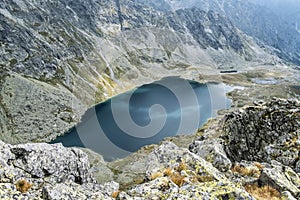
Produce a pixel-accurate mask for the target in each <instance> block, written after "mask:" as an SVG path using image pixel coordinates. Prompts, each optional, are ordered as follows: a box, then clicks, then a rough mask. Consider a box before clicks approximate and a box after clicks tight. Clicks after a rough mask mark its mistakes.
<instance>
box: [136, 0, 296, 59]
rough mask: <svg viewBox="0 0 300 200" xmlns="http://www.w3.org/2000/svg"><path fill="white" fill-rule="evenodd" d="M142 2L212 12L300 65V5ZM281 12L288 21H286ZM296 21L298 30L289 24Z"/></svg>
mask: <svg viewBox="0 0 300 200" xmlns="http://www.w3.org/2000/svg"><path fill="white" fill-rule="evenodd" d="M138 1H140V2H143V3H145V4H147V5H149V6H153V7H155V8H156V9H159V10H162V11H164V12H167V11H171V10H178V9H183V8H192V7H197V8H200V9H202V10H204V11H209V10H212V11H214V12H217V13H219V14H221V15H224V16H226V17H228V19H230V20H231V21H232V22H233V24H234V25H235V26H236V27H238V28H239V29H240V30H242V31H243V32H245V33H247V34H248V35H250V36H252V37H254V38H256V39H258V40H260V41H261V42H262V44H264V45H267V46H271V47H273V48H275V49H274V52H276V54H277V55H278V56H279V57H280V58H282V59H285V60H287V61H291V62H293V63H295V64H297V65H299V64H300V57H299V53H300V49H299V46H300V42H299V41H300V34H299V32H297V30H295V21H297V17H298V14H299V2H298V1H281V2H280V1H266V2H264V1H255V0H247V1H240V0H226V1H224V0H188V1H183V0H157V1H153V2H152V1H151V3H149V2H150V1H146V0H138ZM262 5H265V6H267V7H264V6H262ZM276 5H277V7H276ZM269 8H270V9H269ZM276 8H277V10H276ZM281 12H283V14H285V15H284V16H285V17H282V15H283V14H281ZM292 21H293V22H294V26H292V25H291V24H289V23H290V22H292Z"/></svg>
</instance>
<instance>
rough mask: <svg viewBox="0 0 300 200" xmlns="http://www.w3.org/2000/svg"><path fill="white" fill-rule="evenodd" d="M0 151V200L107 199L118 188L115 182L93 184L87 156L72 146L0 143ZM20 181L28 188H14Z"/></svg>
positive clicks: (93, 179)
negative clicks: (21, 199)
mask: <svg viewBox="0 0 300 200" xmlns="http://www.w3.org/2000/svg"><path fill="white" fill-rule="evenodd" d="M0 152H1V154H0V188H1V190H0V198H1V199H11V198H13V197H19V198H24V199H49V200H50V199H51V200H52V199H53V200H54V199H111V194H112V193H113V192H115V191H118V188H119V184H117V183H115V182H107V183H106V184H104V185H99V184H97V183H96V180H95V178H93V175H92V171H91V168H90V164H89V161H88V155H87V154H85V153H83V152H82V151H81V150H79V149H76V148H70V149H67V148H65V147H63V146H62V145H61V144H55V145H49V144H44V143H41V144H20V145H9V144H5V143H3V142H0ZM21 180H25V183H26V184H29V185H30V187H29V188H27V189H24V188H25V186H24V184H23V185H20V186H19V188H18V182H20V181H21ZM22 188H23V189H24V190H23V191H22Z"/></svg>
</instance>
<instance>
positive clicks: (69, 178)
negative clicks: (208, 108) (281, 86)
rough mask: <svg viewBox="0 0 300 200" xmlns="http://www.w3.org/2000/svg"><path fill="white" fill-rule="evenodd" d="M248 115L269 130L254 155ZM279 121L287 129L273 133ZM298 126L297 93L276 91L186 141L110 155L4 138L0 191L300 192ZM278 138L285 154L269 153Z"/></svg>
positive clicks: (256, 195) (90, 194) (111, 194)
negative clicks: (292, 96)
mask: <svg viewBox="0 0 300 200" xmlns="http://www.w3.org/2000/svg"><path fill="white" fill-rule="evenodd" d="M261 113H268V115H270V116H271V117H269V118H267V119H266V118H265V117H264V115H261ZM275 113H276V114H275ZM280 113H281V114H280ZM282 113H284V114H282ZM248 115H249V116H251V117H249V118H247V119H248V120H245V121H242V119H243V117H246V116H248ZM241 116H243V117H241ZM278 116H281V117H278ZM261 121H263V122H264V123H265V124H264V123H260V122H261ZM246 122H247V123H249V124H255V126H259V125H260V126H261V128H260V131H264V134H261V135H260V134H259V135H255V138H256V140H257V141H260V140H262V141H263V143H262V144H263V145H261V148H257V149H256V150H257V152H254V149H253V150H252V151H250V150H249V149H248V151H250V152H253V155H252V157H249V156H250V154H246V153H244V154H242V155H243V157H242V155H241V154H239V153H238V152H242V151H243V150H244V149H243V148H252V146H251V145H248V146H247V145H245V144H244V143H243V141H247V140H245V139H244V138H247V139H248V138H249V137H250V135H254V134H256V132H253V130H254V129H253V128H252V129H251V128H250V127H251V126H250V125H248V126H246V127H247V128H245V126H242V125H241V124H243V125H245V124H246ZM278 123H282V124H281V125H280V126H281V127H286V128H288V127H289V128H290V129H289V131H287V132H285V134H283V133H278V134H270V133H269V132H268V131H270V132H271V133H273V132H275V131H276V130H277V126H276V124H278ZM228 127H229V128H228ZM230 127H235V128H231V129H230ZM263 127H266V128H265V129H264V128H263ZM272 127H275V128H274V129H272ZM251 130H252V131H251ZM255 130H256V131H257V130H258V129H255ZM278 130H281V129H278ZM282 131H284V130H282ZM237 133H238V134H239V137H237ZM298 133H299V101H298V100H282V99H274V100H273V101H271V102H269V103H263V102H260V104H257V106H251V107H245V108H243V109H240V110H239V111H234V112H231V113H229V114H226V115H225V116H224V118H223V119H221V120H218V119H217V120H212V121H210V123H209V124H208V125H206V126H205V128H204V129H202V130H200V131H199V132H198V133H197V135H198V136H199V137H197V138H196V139H193V140H194V141H193V142H192V143H191V144H190V145H189V147H186V145H183V146H182V147H179V146H177V145H175V144H174V143H173V142H171V141H172V140H171V139H168V140H166V141H163V142H162V143H161V144H159V145H150V146H147V147H144V148H142V149H141V150H140V151H138V152H136V153H134V154H132V155H130V156H129V157H127V158H125V159H122V160H117V161H114V162H112V163H105V162H104V161H103V159H102V157H101V156H98V155H96V154H95V153H93V152H92V151H90V150H84V151H82V150H80V149H78V148H65V147H63V146H62V145H60V144H55V145H49V144H44V143H42V144H20V145H10V144H5V143H3V142H0V188H1V190H0V199H13V198H23V199H115V198H116V199H128V200H129V199H249V200H250V199H251V200H252V199H253V200H254V199H275V200H276V199H281V198H282V199H290V200H292V199H299V198H300V189H299V188H300V177H299V172H298V171H297V169H298V168H297V164H296V165H295V164H294V163H297V162H294V163H291V162H287V161H289V160H291V159H290V158H292V157H293V153H289V152H290V151H291V152H294V151H296V150H297V149H299V148H298V146H296V145H295V143H296V142H297V141H298V140H299V135H298ZM280 134H282V135H280ZM248 135H249V136H248ZM278 135H280V136H279V138H280V137H285V138H289V136H292V138H293V139H292V141H294V142H295V143H293V145H290V143H278V142H281V140H280V139H278V140H277V137H278ZM266 137H267V139H265V138H266ZM238 139H240V140H239V141H238ZM233 140H235V141H236V142H235V144H234V143H230V142H229V141H233ZM174 141H176V140H174ZM249 141H250V140H249V139H248V142H249ZM249 144H251V143H249ZM278 144H281V145H282V146H279V145H278ZM283 144H286V146H283ZM296 144H297V143H296ZM239 145H240V146H239ZM276 145H277V146H276ZM274 146H275V147H276V149H277V150H278V152H282V155H281V156H285V158H286V159H282V157H280V159H278V156H274V155H275V154H273V157H271V156H270V155H269V154H268V152H269V151H268V149H269V148H270V147H274ZM237 147H238V148H240V149H236V148H237ZM231 152H233V153H231ZM254 153H255V154H254ZM260 154H262V155H265V156H266V157H265V158H264V157H260V156H261V155H260ZM289 156H291V157H289ZM296 161H298V160H296Z"/></svg>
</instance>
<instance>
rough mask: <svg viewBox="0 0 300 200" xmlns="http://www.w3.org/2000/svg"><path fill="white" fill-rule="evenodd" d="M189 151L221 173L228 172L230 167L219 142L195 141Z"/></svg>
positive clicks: (229, 162)
mask: <svg viewBox="0 0 300 200" xmlns="http://www.w3.org/2000/svg"><path fill="white" fill-rule="evenodd" d="M189 150H190V151H191V152H193V153H195V154H196V155H198V156H200V157H202V158H204V159H205V160H206V161H208V162H210V163H212V164H213V166H214V167H216V168H217V169H219V170H220V171H221V172H226V171H228V170H229V169H230V167H231V165H232V163H231V161H230V160H229V158H228V157H227V155H226V153H225V151H224V148H223V145H222V144H221V141H220V140H203V141H198V140H196V141H194V142H193V143H192V144H191V145H190V147H189Z"/></svg>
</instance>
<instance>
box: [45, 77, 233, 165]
mask: <svg viewBox="0 0 300 200" xmlns="http://www.w3.org/2000/svg"><path fill="white" fill-rule="evenodd" d="M229 90H230V87H228V86H226V85H224V84H223V83H198V82H195V81H190V80H186V79H182V78H179V77H166V78H163V79H161V80H159V81H156V82H153V83H150V84H145V85H142V86H140V87H138V88H136V89H134V90H132V91H128V92H125V93H122V94H119V95H117V96H114V97H112V98H111V99H108V100H107V101H105V102H102V103H99V104H97V105H95V106H93V107H91V108H90V109H88V110H87V111H86V113H85V114H84V115H83V117H82V119H81V122H80V123H79V124H78V125H76V126H74V127H73V128H71V129H70V130H69V131H68V132H67V133H66V134H64V135H63V136H60V137H57V138H56V139H55V140H54V141H53V142H51V143H58V142H61V143H63V145H64V146H68V147H70V146H77V147H87V148H90V149H92V150H94V151H95V152H98V153H99V154H101V155H102V156H103V157H104V159H105V160H106V161H112V160H115V159H117V158H123V157H125V156H127V155H129V154H130V153H132V152H135V151H137V150H138V149H139V148H141V147H142V146H145V145H148V144H154V143H159V142H160V141H161V140H162V139H164V138H165V137H171V136H175V135H178V134H193V133H195V132H196V130H197V129H198V128H199V127H201V126H202V125H203V124H204V123H205V122H206V121H207V120H208V119H209V118H211V117H214V116H215V115H216V113H217V111H218V110H220V109H225V108H228V107H229V106H230V104H231V101H230V100H229V99H228V98H227V97H226V92H228V91H229Z"/></svg>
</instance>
